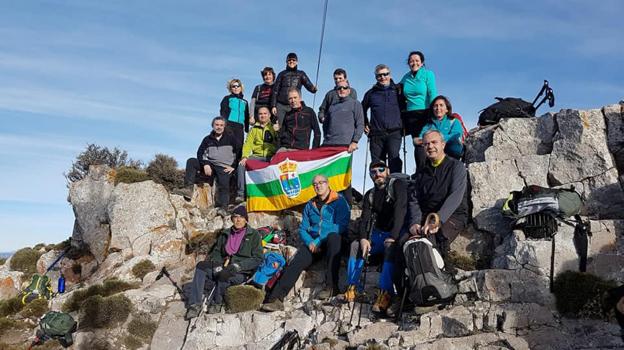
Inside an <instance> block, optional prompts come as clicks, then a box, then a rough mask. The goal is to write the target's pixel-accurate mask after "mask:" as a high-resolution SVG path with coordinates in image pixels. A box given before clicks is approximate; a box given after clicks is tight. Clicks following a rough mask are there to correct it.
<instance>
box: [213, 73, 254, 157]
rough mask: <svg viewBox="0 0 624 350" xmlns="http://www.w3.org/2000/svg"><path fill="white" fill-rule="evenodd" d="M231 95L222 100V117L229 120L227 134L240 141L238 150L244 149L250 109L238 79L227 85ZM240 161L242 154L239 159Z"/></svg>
mask: <svg viewBox="0 0 624 350" xmlns="http://www.w3.org/2000/svg"><path fill="white" fill-rule="evenodd" d="M227 89H228V91H229V92H230V94H229V95H227V96H225V97H223V100H221V110H220V115H221V116H222V117H223V118H225V119H226V120H227V128H226V130H225V131H226V132H228V133H230V134H232V135H233V136H234V138H236V140H237V141H238V143H237V145H238V149H239V150H241V149H243V142H244V141H245V132H247V131H249V107H248V105H247V100H245V99H244V98H243V91H244V89H245V87H244V86H243V83H242V82H241V81H240V80H238V79H232V80H230V81H228V83H227ZM237 158H238V159H240V154H239V155H238V157H237Z"/></svg>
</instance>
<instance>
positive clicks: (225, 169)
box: [223, 165, 234, 174]
mask: <svg viewBox="0 0 624 350" xmlns="http://www.w3.org/2000/svg"><path fill="white" fill-rule="evenodd" d="M233 171H234V168H232V167H231V166H229V165H226V166H224V167H223V172H224V173H226V174H231V173H232V172H233Z"/></svg>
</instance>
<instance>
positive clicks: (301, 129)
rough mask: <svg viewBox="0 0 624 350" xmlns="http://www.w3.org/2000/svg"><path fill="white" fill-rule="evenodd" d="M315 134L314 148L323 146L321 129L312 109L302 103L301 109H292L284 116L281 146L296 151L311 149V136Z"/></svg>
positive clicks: (280, 135)
mask: <svg viewBox="0 0 624 350" xmlns="http://www.w3.org/2000/svg"><path fill="white" fill-rule="evenodd" d="M312 132H314V139H313V140H312V148H317V147H319V145H320V144H321V129H320V128H319V124H318V120H317V119H316V114H315V113H314V110H312V108H310V107H307V106H306V105H305V104H304V103H303V102H301V108H297V109H294V108H293V109H291V110H290V111H289V112H287V113H286V115H285V116H284V122H283V123H282V127H281V129H280V134H279V141H280V142H279V146H280V147H286V148H295V149H310V136H311V134H312Z"/></svg>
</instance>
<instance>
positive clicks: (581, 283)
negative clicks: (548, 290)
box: [553, 271, 616, 319]
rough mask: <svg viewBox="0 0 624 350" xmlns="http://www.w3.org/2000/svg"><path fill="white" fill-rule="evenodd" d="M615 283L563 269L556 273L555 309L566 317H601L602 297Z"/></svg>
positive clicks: (554, 288)
mask: <svg viewBox="0 0 624 350" xmlns="http://www.w3.org/2000/svg"><path fill="white" fill-rule="evenodd" d="M615 287H616V283H615V282H613V281H606V280H604V279H602V278H600V277H598V276H594V275H592V274H589V273H584V272H576V271H565V272H562V273H560V274H559V275H557V277H556V278H555V281H554V284H553V293H554V294H555V298H556V300H557V310H558V311H559V312H560V313H561V314H562V315H564V316H566V317H574V318H577V317H581V318H598V319H599V318H601V317H602V310H601V304H602V298H603V296H604V294H605V292H606V291H608V290H609V289H611V288H615Z"/></svg>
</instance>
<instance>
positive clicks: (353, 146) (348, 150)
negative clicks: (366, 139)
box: [347, 142, 358, 153]
mask: <svg viewBox="0 0 624 350" xmlns="http://www.w3.org/2000/svg"><path fill="white" fill-rule="evenodd" d="M356 149H358V144H357V143H355V142H351V144H349V149H347V152H349V153H353V152H354V151H355V150H356Z"/></svg>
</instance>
